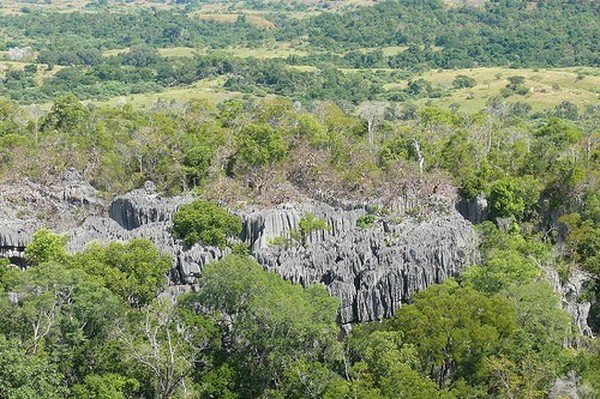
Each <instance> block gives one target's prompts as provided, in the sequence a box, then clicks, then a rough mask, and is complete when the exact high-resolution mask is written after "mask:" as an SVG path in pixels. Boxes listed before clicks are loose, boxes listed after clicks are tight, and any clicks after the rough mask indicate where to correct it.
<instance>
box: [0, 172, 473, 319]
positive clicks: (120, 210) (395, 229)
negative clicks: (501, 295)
mask: <svg viewBox="0 0 600 399" xmlns="http://www.w3.org/2000/svg"><path fill="white" fill-rule="evenodd" d="M80 180H81V177H80V176H79V175H78V174H76V173H75V172H73V173H72V174H71V175H69V174H67V175H66V176H65V178H63V179H62V181H61V182H60V184H57V186H56V187H58V189H57V188H56V187H55V188H52V189H49V190H50V194H48V196H47V197H48V198H46V199H44V200H43V201H42V200H41V199H40V202H44V201H45V203H48V202H49V201H50V202H52V203H53V205H52V209H56V210H58V211H60V210H64V211H65V212H70V213H69V215H70V214H73V215H75V214H76V212H75V211H74V210H75V209H77V207H84V208H85V209H88V210H90V212H89V213H90V214H91V216H87V217H86V218H84V220H83V222H81V223H71V224H69V225H67V226H66V227H64V228H62V229H59V231H63V232H65V233H66V234H68V236H69V238H70V241H69V243H68V247H67V249H68V250H69V251H71V252H76V251H81V250H83V249H85V246H86V245H88V244H89V243H90V242H98V243H101V244H108V243H110V242H113V241H118V242H127V241H130V240H132V239H134V238H138V237H140V238H147V239H150V240H152V241H153V242H154V243H155V245H156V246H157V248H158V249H159V250H160V251H161V252H163V253H165V254H169V255H170V256H172V258H173V264H174V267H173V269H172V270H171V272H170V275H169V277H170V279H171V282H172V284H173V286H177V285H193V284H195V283H196V281H197V279H198V277H199V275H200V273H201V271H202V268H203V267H204V265H206V264H208V263H210V262H214V261H216V260H219V259H222V258H223V257H224V256H226V255H227V254H229V252H230V250H229V249H226V250H221V249H219V248H215V247H208V246H203V245H201V244H196V245H194V246H193V247H192V248H186V247H185V246H184V245H183V244H182V243H181V242H179V241H177V240H174V239H173V237H172V234H171V228H172V218H173V214H174V213H175V211H176V210H177V208H178V207H179V206H180V205H182V204H185V203H187V202H189V201H191V200H192V197H191V196H179V197H163V196H161V195H159V194H158V193H156V192H155V190H154V189H153V187H152V185H151V184H147V185H145V187H144V188H142V189H138V190H134V191H132V192H130V193H128V194H126V195H123V196H120V197H117V198H115V199H114V200H113V201H112V202H111V204H110V205H109V206H108V212H107V213H108V217H106V216H103V215H102V214H103V211H96V212H91V210H93V209H99V208H100V206H101V205H102V204H101V202H100V201H97V200H96V198H97V197H96V193H95V192H94V191H92V190H93V189H92V190H90V187H88V186H86V185H85V184H83V183H81V181H80ZM34 191H35V192H36V193H39V195H42V196H43V192H42V191H43V190H41V188H40V189H39V190H38V189H37V188H36V190H34ZM57 193H59V194H57ZM36 195H37V194H36ZM31 198H32V197H31V196H29V197H26V198H25V199H26V200H27V199H31ZM36 201H37V200H36ZM36 201H34V202H36ZM341 202H344V201H341ZM382 207H383V205H382V204H371V205H369V204H364V203H350V202H348V201H346V202H344V203H343V207H342V206H339V207H333V206H330V205H327V204H325V203H323V202H318V201H303V202H301V203H288V204H281V205H279V206H275V207H271V208H266V209H246V210H240V211H235V212H236V213H237V214H238V215H239V216H240V218H241V219H242V221H243V232H242V235H241V237H240V240H241V241H242V242H244V243H246V244H247V245H248V246H249V248H250V249H251V254H252V255H253V256H254V257H255V258H256V260H257V261H258V262H259V263H260V264H262V265H263V266H264V267H265V268H266V269H269V270H273V271H276V272H277V273H279V274H280V275H281V276H282V277H283V278H285V279H287V280H289V281H293V282H295V283H299V284H304V285H307V284H324V285H325V286H327V288H328V289H329V291H330V292H331V294H332V295H335V296H337V297H338V298H339V299H340V301H341V306H340V311H339V321H340V322H341V323H352V322H356V321H363V320H379V319H382V318H384V317H389V316H391V315H393V313H394V311H395V310H396V309H397V308H398V307H399V306H401V304H402V303H405V302H406V301H408V300H409V299H410V297H411V296H412V295H413V294H414V293H415V292H417V291H419V290H422V289H424V288H426V287H427V286H429V285H431V284H435V283H439V282H442V281H444V280H445V279H447V278H449V277H451V276H455V275H457V274H459V273H460V272H461V271H462V270H463V269H464V268H465V267H467V266H468V265H469V264H470V263H471V262H474V261H476V260H477V254H478V253H477V237H476V234H475V233H474V231H473V229H472V226H471V224H470V223H469V222H468V221H466V220H465V219H464V218H462V217H461V216H460V215H459V213H458V212H457V211H456V210H455V209H454V207H453V204H452V201H448V200H446V199H445V198H442V197H435V196H432V197H431V198H429V200H428V201H426V202H423V201H422V200H420V201H417V200H416V197H415V196H414V195H406V196H401V197H399V198H398V199H397V200H396V201H393V202H391V203H387V204H385V212H382V215H380V216H379V217H378V220H377V221H376V222H375V223H373V225H372V226H369V227H367V228H364V229H361V228H359V227H357V220H358V219H359V218H360V217H361V216H363V215H366V214H367V210H368V209H370V210H371V211H372V210H373V209H374V208H378V209H381V208H382ZM45 208H47V206H46V207H45ZM306 212H310V213H312V214H314V215H316V216H317V217H319V218H323V219H325V220H326V222H327V224H328V226H329V229H328V230H326V231H313V232H311V233H310V234H308V235H307V236H306V237H303V238H302V239H301V240H300V241H302V242H297V241H295V240H293V239H290V237H291V236H296V235H295V234H292V233H293V232H294V231H296V230H297V229H298V226H299V221H300V219H301V218H302V216H303V215H304V214H305V213H306ZM11 218H12V219H14V216H11ZM11 218H9V219H11ZM12 219H11V220H12ZM34 227H35V228H38V227H39V223H38V224H37V225H36V226H34ZM34 227H30V228H28V229H26V230H23V231H22V232H21V233H15V231H14V230H15V229H14V228H10V229H9V228H8V227H0V244H2V243H5V244H6V246H7V247H8V248H10V250H11V251H15V250H19V251H22V250H23V248H24V246H25V245H26V244H27V242H28V241H27V240H28V239H29V237H30V235H31V233H33V231H35V228H34ZM282 238H283V239H282ZM278 241H279V244H277V242H278ZM285 242H288V244H289V245H282V244H285Z"/></svg>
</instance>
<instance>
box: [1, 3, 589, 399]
mask: <svg viewBox="0 0 600 399" xmlns="http://www.w3.org/2000/svg"><path fill="white" fill-rule="evenodd" d="M46 3H47V4H45V5H44V6H39V5H36V2H26V3H25V2H24V3H23V4H22V5H21V3H18V4H19V7H17V8H10V10H9V9H8V7H3V8H0V32H1V33H0V96H1V97H0V254H3V255H4V254H8V255H6V257H0V398H1V399H3V398H7V399H8V398H10V399H29V398H36V397H44V398H83V399H125V398H131V399H133V398H146V399H150V398H160V399H167V398H202V399H204V398H206V399H209V398H227V399H245V398H248V399H250V398H264V399H267V398H269V399H276V398H292V399H294V398H298V399H300V398H327V399H338V398H348V399H350V398H353V399H356V398H361V399H367V398H369V399H384V398H406V399H419V398H423V399H430V398H439V399H476V398H497V399H504V398H519V399H537V398H561V397H568V398H585V399H594V398H600V343H599V341H598V338H594V335H598V334H600V130H599V128H600V102H599V95H600V41H599V40H598V38H599V37H600V3H599V2H597V1H577V0H569V1H567V0H538V1H535V2H534V1H525V0H493V1H484V2H469V3H465V4H462V3H460V4H455V3H453V4H452V5H451V6H450V5H449V4H447V3H444V2H442V1H440V0H386V1H382V2H378V3H376V4H372V5H365V4H363V3H361V2H358V4H356V3H355V2H352V3H351V4H349V5H346V6H343V5H339V4H337V3H335V2H310V1H290V2H276V3H274V2H268V1H259V0H254V1H247V2H228V3H223V2H204V1H175V2H168V1H167V2H155V3H151V4H149V3H147V2H144V4H143V6H140V7H137V6H136V5H135V4H133V5H128V4H116V3H115V2H113V1H102V0H94V1H90V2H85V4H79V5H78V6H79V7H78V8H73V9H70V8H69V7H67V6H65V4H58V3H59V0H52V1H47V2H46ZM475 3H477V4H475ZM11 4H12V3H11ZM121 6H122V7H121ZM5 11H6V12H5ZM65 171H77V173H78V176H79V175H80V176H81V177H82V178H83V179H84V181H85V182H86V184H87V183H89V184H90V186H89V187H91V188H92V190H97V192H98V193H99V196H100V197H102V199H106V200H110V199H112V198H114V197H115V196H117V195H120V194H123V193H127V192H129V191H131V190H133V189H137V188H140V187H145V186H146V185H149V184H150V183H148V182H152V184H150V186H151V187H153V189H155V190H156V193H155V194H152V195H154V196H155V197H156V198H159V199H160V198H162V199H163V200H165V201H168V199H169V198H171V197H170V196H172V195H181V196H182V197H185V196H187V197H186V198H192V199H191V200H190V201H189V202H187V203H186V204H184V205H181V206H178V207H177V211H174V213H173V215H171V216H172V220H171V219H169V220H168V223H170V225H169V226H170V227H169V230H168V234H167V237H166V238H165V237H158V234H154V233H156V232H153V231H150V230H147V234H146V237H147V238H135V239H130V240H129V241H127V240H123V241H127V242H112V243H105V244H100V243H97V242H91V243H89V245H88V246H87V247H86V248H85V250H81V251H79V252H76V251H73V250H72V247H70V246H69V238H68V236H67V235H64V234H61V232H60V231H58V230H61V228H60V226H62V225H63V224H64V223H62V224H61V223H56V221H57V220H59V221H61V218H65V219H66V218H67V216H65V215H62V214H60V212H54V213H53V214H51V213H44V212H40V211H36V210H37V209H39V208H37V206H38V205H39V204H36V203H34V201H32V200H31V198H35V199H36V201H37V200H38V199H39V200H40V202H42V201H43V200H42V199H41V198H42V197H40V196H41V195H42V194H40V193H42V192H43V191H44V189H43V188H40V187H50V186H52V184H53V183H55V182H56V181H57V180H61V179H63V177H62V176H64V174H65ZM63 180H64V179H63ZM15 187H16V189H15ZM408 191H410V192H411V193H414V198H413V200H414V202H415V203H414V204H412V205H410V206H407V208H406V209H403V210H402V211H401V212H399V211H398V210H397V209H393V206H392V204H393V203H394V200H395V199H397V198H398V197H400V196H402V195H404V194H405V193H406V192H408ZM31 192H33V193H34V194H32V196H30V197H27V195H29V193H31ZM143 192H145V191H143ZM66 197H67V195H66V194H65V193H64V192H60V191H59V192H58V193H51V195H50V196H49V198H50V202H51V203H60V202H61V201H65V198H66ZM440 197H442V198H445V199H446V200H448V201H449V202H450V203H451V208H448V207H446V208H444V206H446V205H444V204H446V202H436V201H437V200H438V199H439V198H440ZM23 198H25V200H23ZM28 201H29V202H28ZM314 201H319V202H320V203H325V204H336V206H338V205H339V204H341V205H340V206H341V207H344V206H346V208H349V209H350V210H355V209H364V210H365V214H364V215H362V216H361V217H359V218H358V219H357V220H356V223H355V224H356V225H355V226H354V222H352V224H353V225H352V226H351V227H352V228H353V229H354V230H353V231H355V234H356V237H355V238H353V239H355V240H361V239H365V237H370V236H369V231H370V230H372V229H375V228H381V229H382V230H385V231H387V232H390V231H391V233H389V234H394V233H393V228H390V226H394V225H398V224H400V223H407V224H408V225H410V226H412V227H414V226H418V225H421V224H426V223H431V225H434V224H436V223H437V224H439V221H440V219H434V217H433V216H432V214H433V213H435V215H437V216H436V217H439V218H442V219H444V218H445V219H444V220H452V219H450V215H454V214H456V215H458V213H457V211H456V210H455V209H454V207H455V206H456V207H457V208H460V207H461V206H462V207H464V206H467V207H472V206H478V207H479V208H478V209H479V210H480V211H481V212H480V213H479V214H478V215H477V217H475V218H472V219H473V220H472V221H473V222H476V225H474V226H472V225H471V224H469V223H467V222H465V223H466V224H467V225H468V226H469V227H468V228H469V229H475V230H476V236H477V237H478V241H476V243H478V244H477V245H478V246H477V254H478V256H477V259H475V260H474V261H473V262H472V264H469V265H468V268H466V270H464V271H463V272H462V273H455V274H453V275H448V276H444V280H445V281H444V282H443V283H441V284H432V285H430V286H429V287H428V288H425V289H423V290H422V291H421V292H418V293H416V294H415V295H413V296H411V297H410V298H409V299H408V300H406V301H405V302H406V303H403V304H402V306H401V307H399V308H398V309H397V310H396V312H395V314H394V315H393V317H390V318H388V319H384V320H373V321H371V322H362V323H357V324H354V325H344V326H341V325H340V324H341V322H340V313H339V309H340V303H341V299H343V298H339V297H338V298H336V297H334V296H332V295H330V292H328V291H327V289H326V288H325V285H326V284H324V283H325V280H328V282H331V281H335V279H336V278H337V277H336V274H335V263H336V262H337V260H335V257H334V258H332V262H331V265H328V266H330V267H331V270H330V272H329V273H328V274H327V276H326V277H324V278H323V279H322V280H321V283H323V284H321V283H319V284H312V285H311V284H306V283H304V284H303V285H300V284H295V283H292V282H290V281H286V280H285V279H283V278H282V277H281V276H280V275H279V274H277V273H276V272H274V271H267V270H265V269H272V268H269V267H266V265H265V264H263V263H261V258H260V257H257V256H255V254H253V248H252V247H251V245H249V244H248V241H247V237H245V235H248V234H250V233H249V232H248V231H247V229H248V227H247V226H245V225H243V222H244V220H243V218H242V217H241V216H240V211H241V210H244V209H252V210H256V209H272V207H274V206H275V205H277V204H289V203H294V202H307V203H312V202H314ZM80 202H81V204H79V203H77V204H69V206H71V207H79V208H77V211H76V212H73V213H74V216H73V217H74V219H75V222H74V224H75V225H76V226H77V227H78V228H80V227H81V228H84V227H85V226H86V225H85V223H84V222H85V221H87V220H88V219H93V218H94V217H98V216H99V215H98V214H94V212H93V211H90V207H86V206H91V205H94V206H95V205H96V204H91V205H90V204H84V202H85V201H84V200H83V199H81V201H80ZM433 208H435V209H433ZM480 208H481V209H480ZM469 209H471V208H469ZM483 210H485V212H483ZM436 212H437V213H436ZM150 213H151V212H150ZM467 213H468V212H467ZM71 216H72V215H71ZM71 216H69V217H71ZM171 216H170V217H171ZM152 217H153V216H149V217H148V218H149V219H151V218H152ZM167 219H168V218H167ZM461 220H462V221H464V220H463V219H462V218H461ZM5 221H6V226H4V222H5ZM9 222H10V223H13V222H14V223H17V224H18V225H19V226H20V224H19V223H23V226H26V225H27V224H26V223H30V224H31V225H35V226H40V225H43V226H46V225H47V226H50V227H51V226H52V225H54V226H57V227H59V228H58V229H57V231H54V230H52V229H50V228H45V227H44V228H41V229H38V230H37V231H36V232H35V233H33V234H31V237H29V238H30V241H28V242H27V245H23V246H22V247H21V246H19V247H18V248H17V247H14V248H13V247H12V246H10V245H9V244H10V242H9V240H8V239H5V235H6V233H5V229H7V231H8V229H10V228H11V226H12V225H9ZM161 222H165V221H161ZM65 223H66V222H65ZM165 223H167V222H165ZM82 226H83V227H82ZM149 226H150V227H149ZM151 227H152V223H150V224H148V225H146V226H144V228H146V229H150V228H151ZM337 228H339V226H336V225H333V224H332V223H331V221H330V220H328V219H326V218H321V217H319V216H318V215H315V214H312V213H310V212H304V213H303V214H301V215H299V220H298V221H297V226H295V228H294V229H293V230H291V231H290V233H289V235H288V236H278V237H272V238H271V239H270V240H269V242H268V243H266V244H265V245H267V246H268V247H269V248H280V249H285V250H288V251H291V252H295V253H298V254H300V255H301V256H308V255H306V254H307V253H308V249H309V248H310V247H311V245H314V240H318V239H319V238H320V237H322V236H324V235H325V234H326V233H332V234H333V233H335V230H336V229H337ZM61 231H65V229H62V230H61ZM470 231H471V230H470ZM19 237H20V236H19ZM157 237H158V238H157ZM361 237H362V238H361ZM152 239H154V240H155V242H153V241H152ZM159 239H162V240H165V239H166V240H168V241H169V242H172V243H174V245H177V246H178V247H177V248H179V253H177V254H176V255H175V257H177V256H183V255H182V254H183V253H184V252H185V251H187V252H185V254H186V256H193V254H194V249H198V248H199V247H208V248H209V250H210V254H211V256H213V255H214V256H215V259H217V255H215V254H222V255H223V256H222V257H219V258H218V259H219V260H218V261H212V260H213V259H212V258H211V261H210V262H206V264H203V265H202V270H201V271H199V272H198V273H196V274H195V275H194V276H193V278H194V281H193V286H183V285H179V282H176V281H175V280H174V279H173V278H172V274H173V270H174V269H173V266H174V264H176V263H177V262H179V261H180V260H181V259H178V260H175V259H174V257H173V254H172V253H161V250H160V246H159V245H158V240H159ZM356 243H357V241H354V244H356ZM378 244H379V243H378ZM381 244H382V247H386V246H390V245H391V244H390V243H389V242H384V243H381ZM335 245H337V243H336V244H335ZM335 245H332V246H335ZM474 246H476V245H474ZM417 250H418V249H417ZM407 251H413V249H408V250H407ZM189 254H192V255H189ZM203 256H204V255H203ZM444 256H445V255H443V254H441V255H438V257H439V258H444ZM321 258H323V259H327V258H326V257H325V256H322V257H321ZM334 260H335V261H334ZM283 261H284V260H283V259H279V260H278V262H280V263H283ZM441 261H448V260H447V259H442V260H441ZM424 262H425V261H424ZM11 263H14V264H11ZM271 266H272V265H271ZM355 267H357V268H358V267H365V268H367V269H369V268H370V269H369V270H371V269H376V268H377V267H378V264H369V265H362V264H361V265H357V266H355ZM292 274H293V273H292ZM288 277H289V276H288ZM446 277H448V278H446ZM294 278H295V277H294ZM297 280H300V282H303V281H302V279H301V278H298V279H297ZM440 280H441V279H440ZM407 281H408V280H407ZM353 284H354V285H355V286H357V287H356V289H357V290H358V289H360V287H359V286H360V284H361V282H360V281H359V280H358V279H357V280H356V281H354V282H353ZM407 284H408V283H407ZM354 285H353V287H354ZM574 293H576V296H577V297H576V298H567V295H571V296H573V295H575V294H574ZM402 301H404V299H402ZM573 308H575V311H574V310H573ZM580 309H584V310H586V312H588V311H589V314H587V313H586V316H587V317H586V320H583V321H582V320H580V318H581V313H578V314H575V315H574V313H577V312H578V311H579V310H580ZM577 317H579V319H577ZM370 320H372V319H370ZM575 321H576V323H575Z"/></svg>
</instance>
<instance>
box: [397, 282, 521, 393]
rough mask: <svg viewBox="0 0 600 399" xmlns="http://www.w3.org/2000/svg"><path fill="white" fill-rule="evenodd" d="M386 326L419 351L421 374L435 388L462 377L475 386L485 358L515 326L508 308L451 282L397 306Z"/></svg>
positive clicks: (503, 301) (504, 302) (497, 298)
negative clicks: (399, 306)
mask: <svg viewBox="0 0 600 399" xmlns="http://www.w3.org/2000/svg"><path fill="white" fill-rule="evenodd" d="M388 328H389V329H392V330H393V331H400V332H402V334H403V337H404V342H406V344H412V345H415V347H416V348H417V351H418V358H419V369H418V370H419V371H420V372H422V373H425V374H427V375H429V376H430V378H431V379H432V380H433V381H435V382H436V383H437V386H438V388H439V389H442V388H445V387H448V386H449V385H450V383H451V382H453V381H458V380H459V379H465V380H466V381H468V382H470V383H473V384H475V383H476V381H477V378H478V376H479V375H480V373H481V371H482V370H483V369H484V361H485V359H486V357H487V356H489V355H491V354H494V353H496V352H497V351H498V350H499V348H500V345H501V343H502V341H503V340H504V339H505V338H507V337H509V336H511V334H512V333H513V332H514V330H515V328H516V320H515V312H514V308H513V306H512V304H511V303H510V302H509V301H508V300H506V299H505V298H502V297H500V296H489V297H488V296H486V295H484V294H481V293H479V292H477V291H475V290H473V289H470V288H460V287H458V286H457V285H456V283H453V282H447V283H445V284H443V285H439V286H431V287H429V288H428V289H426V290H424V291H421V292H419V293H418V294H417V295H416V296H415V298H414V304H412V305H409V306H404V307H402V308H400V310H399V311H398V313H397V315H396V317H394V319H392V320H390V321H389V322H388Z"/></svg>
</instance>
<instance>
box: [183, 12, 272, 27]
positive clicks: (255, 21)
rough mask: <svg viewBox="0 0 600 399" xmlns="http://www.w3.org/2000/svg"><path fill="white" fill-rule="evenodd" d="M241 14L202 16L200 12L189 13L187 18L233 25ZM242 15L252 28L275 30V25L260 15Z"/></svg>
mask: <svg viewBox="0 0 600 399" xmlns="http://www.w3.org/2000/svg"><path fill="white" fill-rule="evenodd" d="M241 14H242V13H239V14H204V13H202V12H194V13H190V14H189V16H190V17H197V18H200V19H201V20H204V21H217V22H227V23H231V24H234V23H236V22H237V20H238V18H239V17H240V15H241ZM243 15H244V16H245V17H246V21H248V23H250V24H252V25H254V26H257V27H259V28H262V29H273V28H275V24H274V23H273V22H271V21H269V20H267V19H265V18H263V17H261V16H260V15H257V14H251V13H247V12H245V13H243Z"/></svg>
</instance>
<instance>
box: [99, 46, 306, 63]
mask: <svg viewBox="0 0 600 399" xmlns="http://www.w3.org/2000/svg"><path fill="white" fill-rule="evenodd" d="M127 51H129V49H128V48H123V49H113V50H107V51H105V52H103V53H102V55H104V56H106V57H109V56H114V55H118V54H122V53H125V52H127ZM211 51H216V50H212V49H209V48H199V49H195V48H191V47H169V48H161V49H158V53H159V54H160V55H162V56H164V57H192V56H194V55H195V54H196V53H198V54H208V53H209V52H211ZM218 51H219V52H222V53H227V54H229V55H232V56H234V57H240V58H249V57H254V58H260V59H267V58H286V57H287V56H289V55H298V56H303V55H307V54H308V53H307V52H306V51H303V50H298V49H295V48H293V47H291V46H290V45H289V44H288V43H277V44H274V45H272V46H270V47H256V48H249V47H230V48H226V49H223V50H218Z"/></svg>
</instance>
